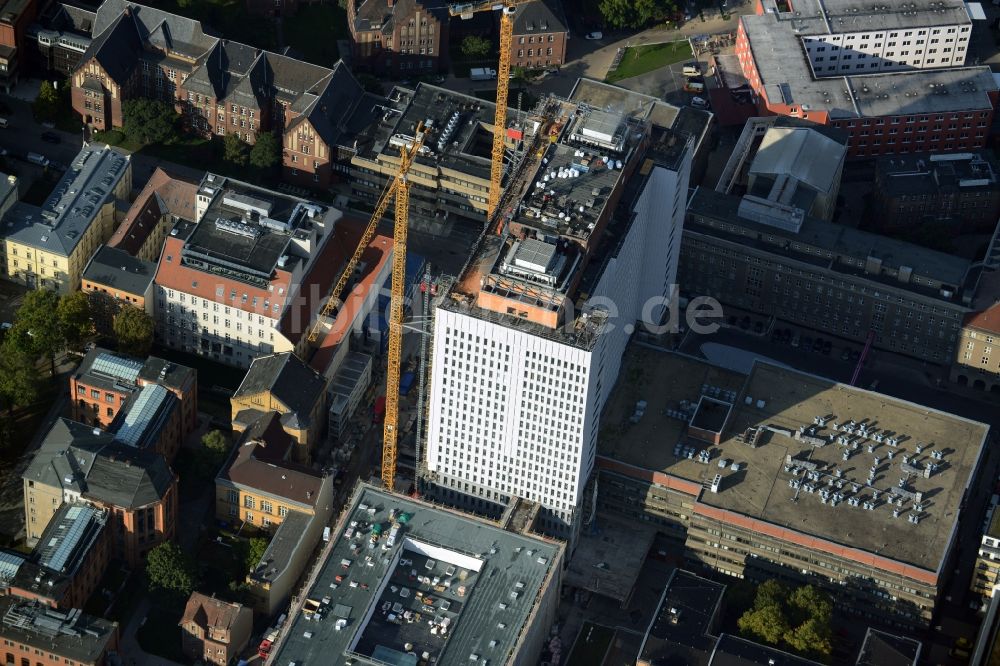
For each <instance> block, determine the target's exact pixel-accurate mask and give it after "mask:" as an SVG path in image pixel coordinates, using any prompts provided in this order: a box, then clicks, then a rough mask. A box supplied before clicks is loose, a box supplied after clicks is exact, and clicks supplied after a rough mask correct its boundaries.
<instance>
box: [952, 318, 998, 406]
mask: <svg viewBox="0 0 1000 666" xmlns="http://www.w3.org/2000/svg"><path fill="white" fill-rule="evenodd" d="M997 340H1000V304H997V303H993V304H991V305H989V306H988V307H986V308H985V309H984V310H979V311H977V312H972V313H970V314H969V315H968V316H966V318H965V321H964V323H963V324H962V329H961V332H960V337H959V340H958V344H957V345H956V349H955V358H954V360H953V361H952V365H951V380H952V381H953V382H956V383H958V384H960V385H962V386H971V387H973V388H977V389H982V390H986V391H994V392H995V391H1000V359H998V358H997V355H996V354H994V353H993V350H994V347H995V341H997Z"/></svg>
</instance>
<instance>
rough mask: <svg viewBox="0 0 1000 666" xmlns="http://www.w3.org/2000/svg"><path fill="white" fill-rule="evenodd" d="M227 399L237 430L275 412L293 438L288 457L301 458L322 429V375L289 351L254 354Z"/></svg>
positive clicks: (307, 451)
mask: <svg viewBox="0 0 1000 666" xmlns="http://www.w3.org/2000/svg"><path fill="white" fill-rule="evenodd" d="M229 401H230V403H231V405H232V413H233V415H232V422H233V430H235V431H237V432H242V431H243V430H245V429H246V428H248V427H250V426H251V425H252V424H253V423H255V422H256V421H257V420H258V419H259V418H260V417H261V416H263V415H265V414H270V413H271V412H278V414H280V415H281V425H282V428H284V430H285V432H287V433H288V434H289V435H290V436H291V437H293V438H294V439H295V447H294V450H293V451H292V452H291V457H292V458H293V459H294V460H296V461H298V462H305V461H308V460H309V459H310V457H311V456H312V452H313V449H314V447H315V446H316V445H317V444H318V443H319V441H320V435H321V434H322V432H323V425H324V418H325V408H326V378H324V377H323V375H321V374H320V373H318V372H316V371H315V370H313V369H312V368H311V367H309V366H308V365H307V364H306V363H305V362H304V361H302V359H300V358H299V357H298V356H296V355H295V354H292V353H290V352H284V353H281V354H270V355H268V356H258V357H257V358H255V359H254V360H253V363H251V364H250V369H249V370H247V374H246V376H245V377H244V378H243V381H242V382H240V386H239V388H237V389H236V392H235V393H234V394H233V397H232V398H230V399H229Z"/></svg>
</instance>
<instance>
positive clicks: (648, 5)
mask: <svg viewBox="0 0 1000 666" xmlns="http://www.w3.org/2000/svg"><path fill="white" fill-rule="evenodd" d="M599 8H600V11H601V16H603V17H604V20H605V21H606V22H607V23H608V25H610V26H612V27H615V28H642V27H645V26H647V25H649V24H650V23H652V22H654V21H661V20H663V19H666V18H667V17H668V16H670V15H671V14H673V13H674V12H675V11H676V10H677V5H676V4H675V3H674V2H673V1H672V0H601V2H600V5H599Z"/></svg>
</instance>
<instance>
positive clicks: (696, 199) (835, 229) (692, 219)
mask: <svg viewBox="0 0 1000 666" xmlns="http://www.w3.org/2000/svg"><path fill="white" fill-rule="evenodd" d="M678 275H679V277H678V279H679V282H680V286H681V289H682V290H684V291H685V292H687V293H688V294H691V295H708V296H711V297H713V298H715V299H717V300H719V301H721V302H722V303H723V304H724V305H731V306H734V307H737V308H741V309H744V310H748V311H750V312H756V313H760V314H762V315H769V316H774V317H776V318H777V319H780V320H784V321H788V322H792V323H795V324H798V325H800V326H804V327H806V328H811V329H816V330H821V331H825V332H827V333H828V334H830V335H836V336H838V337H840V338H843V339H846V340H851V341H854V342H857V343H861V344H864V343H866V342H867V341H868V339H869V338H871V340H872V344H873V345H874V346H875V347H876V348H878V349H886V350H889V351H894V352H899V353H902V354H906V355H909V356H913V357H916V358H919V359H922V360H925V361H930V362H933V363H939V364H943V363H948V362H950V361H951V359H952V358H953V357H954V353H955V347H956V344H957V341H958V336H959V331H960V329H961V327H962V322H963V320H964V318H965V316H966V314H967V313H968V312H969V305H970V303H971V302H972V296H973V294H974V293H975V291H976V285H977V279H976V278H977V272H976V271H972V270H970V262H969V261H967V260H965V259H961V258H958V257H953V256H951V255H947V254H944V253H942V252H936V251H933V250H929V249H926V248H923V247H920V246H917V245H913V244H910V243H905V242H903V241H898V240H894V239H891V238H887V237H884V236H879V235H876V234H871V233H868V232H863V231H859V230H857V229H854V228H852V227H848V226H845V225H839V224H832V223H829V222H823V221H821V220H814V219H811V218H809V217H806V216H805V215H804V214H803V213H802V210H801V209H798V208H795V207H794V206H787V205H783V204H781V203H780V202H777V201H772V200H769V199H765V198H763V197H751V196H745V197H738V196H735V195H727V194H722V193H719V192H714V191H710V190H706V189H705V188H701V189H699V190H698V191H697V192H696V193H695V194H694V196H693V197H692V198H691V200H690V203H689V205H688V218H687V220H686V222H685V224H684V243H683V245H682V248H681V259H680V270H679V274H678Z"/></svg>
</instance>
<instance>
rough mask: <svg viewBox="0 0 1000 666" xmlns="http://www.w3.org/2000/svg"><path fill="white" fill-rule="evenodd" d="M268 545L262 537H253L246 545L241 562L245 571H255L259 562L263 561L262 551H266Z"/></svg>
mask: <svg viewBox="0 0 1000 666" xmlns="http://www.w3.org/2000/svg"><path fill="white" fill-rule="evenodd" d="M268 543H269V541H268V540H267V539H265V538H263V537H254V538H252V539H250V541H249V542H248V543H247V544H246V552H245V553H244V557H243V561H244V563H245V564H246V570H247V571H253V570H254V569H256V568H257V565H258V564H260V561H261V560H262V559H264V551H265V550H267V544H268Z"/></svg>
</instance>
